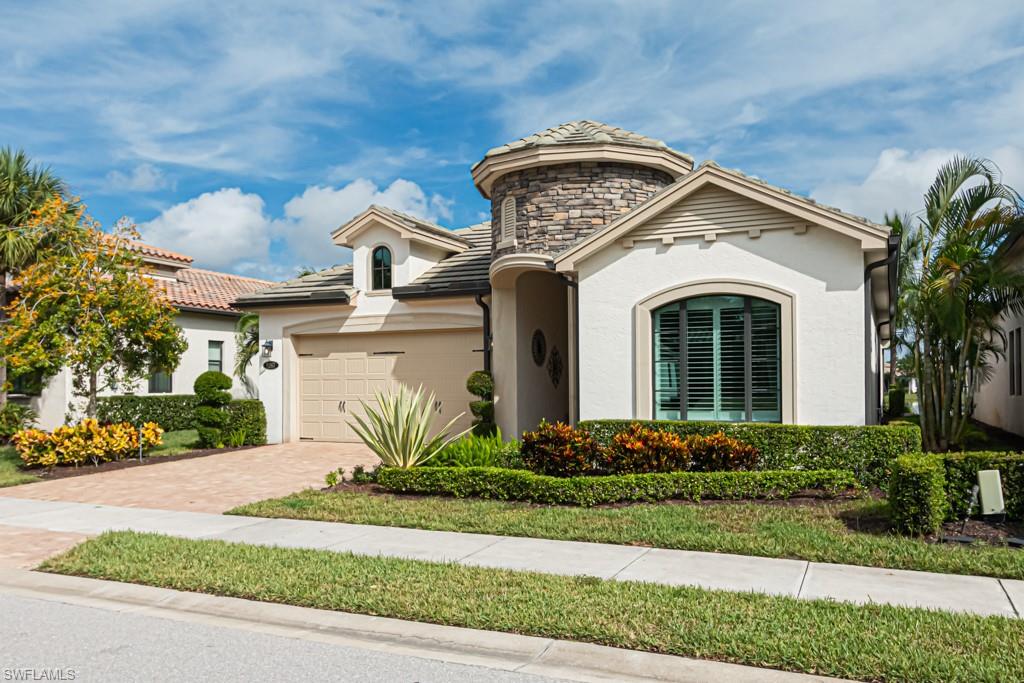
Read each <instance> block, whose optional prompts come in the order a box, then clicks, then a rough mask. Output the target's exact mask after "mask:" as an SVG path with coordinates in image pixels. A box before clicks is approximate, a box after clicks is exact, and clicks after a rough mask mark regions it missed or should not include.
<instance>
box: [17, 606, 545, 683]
mask: <svg viewBox="0 0 1024 683" xmlns="http://www.w3.org/2000/svg"><path fill="white" fill-rule="evenodd" d="M33 676H34V677H33ZM13 680H28V681H33V680H35V681H39V680H51V681H52V680H63V681H72V680H73V681H76V682H77V681H104V682H111V681H189V680H191V681H202V680H216V681H259V680H265V681H279V680H287V681H308V680H332V681H368V682H369V681H372V682H373V683H384V682H388V683H391V682H395V683H402V682H409V683H413V682H415V683H429V682H433V681H444V682H446V683H447V682H451V683H459V682H462V681H465V682H466V683H470V682H474V683H475V682H478V681H496V682H499V683H506V682H507V683H543V682H545V681H554V680H555V679H550V678H541V677H538V676H528V675H521V674H516V673H510V672H503V671H497V670H494V669H487V668H482V667H475V666H465V665H461V664H448V663H445V662H440V661H435V660H430V659H421V658H418V657H409V656H401V655H393V654H387V653H381V652H375V651H370V650H361V649H358V648H354V647H344V646H338V645H331V644H327V643H319V642H313V641H305V640H298V639H295V638H286V637H280V636H272V635H265V634H261V633H253V632H250V631H243V630H234V629H231V628H222V627H215V626H206V625H201V624H194V623H186V622H179V621H173V620H169V619H161V618H159V617H152V616H145V615H141V614H131V613H117V612H112V611H108V610H104V609H97V608H92V607H81V606H77V605H68V604H64V603H60V602H52V601H49V600H36V599H30V598H21V597H14V596H9V595H2V594H0V681H13Z"/></svg>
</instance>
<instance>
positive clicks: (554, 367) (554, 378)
mask: <svg viewBox="0 0 1024 683" xmlns="http://www.w3.org/2000/svg"><path fill="white" fill-rule="evenodd" d="M563 369H564V368H563V367H562V354H560V353H559V352H558V347H557V346H552V347H551V355H550V356H548V377H550V378H551V383H552V384H553V385H555V388H556V389H557V388H558V383H559V382H561V381H562V370H563Z"/></svg>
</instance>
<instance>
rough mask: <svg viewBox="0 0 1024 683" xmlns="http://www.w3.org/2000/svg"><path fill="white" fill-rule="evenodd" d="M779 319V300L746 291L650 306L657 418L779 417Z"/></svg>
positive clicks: (757, 419)
mask: <svg viewBox="0 0 1024 683" xmlns="http://www.w3.org/2000/svg"><path fill="white" fill-rule="evenodd" d="M779 321H780V308H779V305H778V304H776V303H773V302H771V301H765V300H763V299H757V298H754V297H746V296H703V297H695V298H692V299H685V300H683V301H677V302H673V303H671V304H668V305H666V306H663V307H661V308H659V309H657V310H655V311H654V313H653V321H652V322H653V328H654V335H653V336H654V412H655V415H654V416H655V418H657V419H660V420H723V421H730V422H739V421H748V422H779V421H781V419H782V387H781V385H782V383H781V361H780V350H781V342H780V329H779V327H780V325H779Z"/></svg>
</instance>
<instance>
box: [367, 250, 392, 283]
mask: <svg viewBox="0 0 1024 683" xmlns="http://www.w3.org/2000/svg"><path fill="white" fill-rule="evenodd" d="M370 275H371V289H391V250H390V249H388V248H387V247H377V248H376V249H374V250H373V256H372V257H371V258H370Z"/></svg>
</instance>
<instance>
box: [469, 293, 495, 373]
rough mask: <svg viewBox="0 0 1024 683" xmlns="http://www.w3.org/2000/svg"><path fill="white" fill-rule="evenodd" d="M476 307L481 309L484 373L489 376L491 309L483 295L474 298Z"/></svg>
mask: <svg viewBox="0 0 1024 683" xmlns="http://www.w3.org/2000/svg"><path fill="white" fill-rule="evenodd" d="M473 298H474V300H475V301H476V305H477V306H479V307H480V308H481V309H483V317H484V372H486V373H487V374H488V375H490V374H491V307H490V306H488V305H487V302H486V301H484V296H483V294H477V295H475V296H474V297H473Z"/></svg>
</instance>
